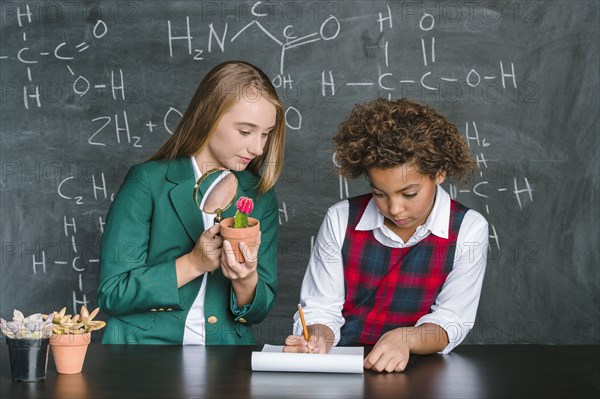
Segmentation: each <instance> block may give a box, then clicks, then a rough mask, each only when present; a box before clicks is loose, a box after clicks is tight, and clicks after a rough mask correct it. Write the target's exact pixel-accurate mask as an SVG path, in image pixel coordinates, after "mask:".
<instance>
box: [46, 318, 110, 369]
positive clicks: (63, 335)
mask: <svg viewBox="0 0 600 399" xmlns="http://www.w3.org/2000/svg"><path fill="white" fill-rule="evenodd" d="M99 311H100V308H96V309H95V310H94V311H92V312H91V313H90V312H88V310H87V309H86V307H85V306H82V307H81V310H80V311H79V314H77V315H75V316H71V315H69V314H66V312H67V308H62V309H61V310H60V312H54V313H52V314H50V315H48V316H46V320H52V326H53V328H52V332H53V334H52V336H51V337H50V347H51V348H52V356H53V357H54V365H55V366H56V371H58V372H59V373H61V374H76V373H80V372H81V369H82V368H83V362H84V360H85V354H86V352H87V348H88V345H89V343H90V342H91V336H92V331H94V330H99V329H101V328H103V327H104V326H105V325H106V323H105V322H103V321H98V320H94V317H96V315H97V314H98V312H99Z"/></svg>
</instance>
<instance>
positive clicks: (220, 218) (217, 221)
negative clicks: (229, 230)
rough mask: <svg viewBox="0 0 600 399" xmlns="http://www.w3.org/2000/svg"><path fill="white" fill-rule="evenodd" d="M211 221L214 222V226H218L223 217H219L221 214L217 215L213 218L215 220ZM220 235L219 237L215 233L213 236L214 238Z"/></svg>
mask: <svg viewBox="0 0 600 399" xmlns="http://www.w3.org/2000/svg"><path fill="white" fill-rule="evenodd" d="M213 220H214V222H215V224H219V223H221V220H223V216H221V213H217V216H215V218H214V219H213ZM220 235H221V233H217V234H216V235H215V237H216V236H220Z"/></svg>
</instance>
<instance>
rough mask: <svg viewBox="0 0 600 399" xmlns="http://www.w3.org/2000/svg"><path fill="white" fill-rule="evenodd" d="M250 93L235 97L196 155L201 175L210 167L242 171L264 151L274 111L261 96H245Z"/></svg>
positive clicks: (256, 94) (269, 103)
mask: <svg viewBox="0 0 600 399" xmlns="http://www.w3.org/2000/svg"><path fill="white" fill-rule="evenodd" d="M245 93H248V92H245ZM252 93H254V94H255V95H254V96H252V95H247V96H239V98H238V100H237V101H236V102H235V103H234V105H233V106H232V107H231V108H230V109H229V111H227V113H225V114H224V115H223V116H222V117H221V120H220V121H219V123H218V125H217V126H216V128H215V131H214V132H213V134H212V136H211V138H210V140H209V142H208V144H207V145H206V146H205V147H204V148H203V149H202V150H201V151H200V152H199V153H198V154H196V162H197V163H198V167H199V168H200V171H201V172H202V173H204V172H206V171H207V170H208V169H211V168H214V167H221V168H223V167H224V168H227V169H231V170H235V171H238V172H239V171H242V170H244V169H246V167H247V166H248V164H249V163H250V162H251V161H252V160H253V159H254V158H256V157H258V156H260V155H261V154H262V153H263V151H264V150H265V144H266V143H267V140H268V138H269V134H270V133H271V131H272V130H273V128H274V127H275V121H276V116H277V110H276V108H275V106H274V105H273V104H272V103H271V102H269V101H268V100H267V99H266V97H265V96H264V95H260V94H258V93H257V92H250V93H248V94H252Z"/></svg>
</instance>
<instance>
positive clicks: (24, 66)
mask: <svg viewBox="0 0 600 399" xmlns="http://www.w3.org/2000/svg"><path fill="white" fill-rule="evenodd" d="M0 24H1V26H0V28H1V36H0V45H1V48H0V77H1V112H2V118H1V129H0V133H1V145H2V147H1V165H2V166H1V170H2V174H1V180H0V193H1V215H2V216H1V217H2V222H1V224H0V229H1V233H2V249H1V274H0V275H1V294H0V295H1V303H0V315H2V317H4V318H10V317H11V314H12V310H13V309H14V308H18V309H20V310H22V311H23V312H24V313H27V314H28V313H32V312H36V311H42V312H48V311H51V310H54V309H60V308H61V307H63V306H67V308H68V309H69V311H73V310H74V308H75V307H77V308H79V306H80V305H81V304H83V303H85V304H86V305H87V306H88V308H95V307H96V305H97V287H98V269H99V263H98V253H99V243H100V239H101V236H102V231H103V223H104V219H105V216H106V213H107V211H108V209H109V206H110V204H111V199H112V198H113V195H114V193H115V192H116V191H117V190H118V188H119V186H120V183H121V182H122V180H123V178H124V177H125V174H126V173H127V171H128V169H129V167H130V166H131V165H132V164H134V163H136V162H141V161H142V160H144V159H145V158H147V157H148V156H149V155H150V154H151V153H153V152H154V151H155V150H156V149H157V148H158V147H159V146H160V145H161V144H162V143H163V142H164V141H165V140H166V139H167V138H168V137H169V134H171V132H172V131H173V129H174V127H175V126H176V124H177V122H178V120H179V118H180V116H181V114H182V112H183V111H184V110H185V108H186V106H187V104H188V101H189V100H190V98H191V96H192V93H193V91H194V90H195V87H196V86H197V84H198V83H199V81H200V80H201V79H202V77H203V76H204V74H205V73H206V72H207V71H208V70H210V69H211V68H212V67H213V66H215V65H216V64H218V63H220V62H222V61H225V60H231V59H242V60H246V61H249V62H251V63H254V64H256V65H257V66H259V67H260V68H261V69H263V70H264V71H265V72H266V73H267V74H268V75H269V76H270V77H271V78H272V81H273V83H274V85H275V86H276V87H277V90H278V93H279V95H280V97H281V99H282V101H283V102H284V103H285V106H286V116H287V137H286V150H285V169H284V172H283V175H282V176H281V179H280V180H279V182H278V183H277V186H276V190H277V194H278V199H279V203H280V223H281V234H280V249H279V254H278V257H279V297H278V299H277V302H276V305H275V307H274V309H273V311H272V312H271V314H270V316H269V317H268V318H267V319H266V320H265V321H264V322H263V323H262V324H260V325H258V326H256V327H255V330H256V333H257V338H258V341H259V342H270V343H281V342H282V339H283V337H284V336H285V335H286V334H288V333H289V332H290V331H291V318H292V315H293V313H294V311H295V306H296V303H297V302H298V296H299V290H300V284H301V281H302V277H303V275H304V271H305V268H306V265H307V260H308V256H309V252H310V249H311V245H312V244H313V240H314V237H315V236H316V234H317V231H318V228H319V226H320V222H321V220H322V218H323V216H324V214H325V211H326V209H327V208H328V207H329V206H330V205H332V204H334V203H335V202H337V201H339V200H340V199H344V198H347V197H348V196H354V195H358V194H362V193H365V192H367V191H368V187H367V185H366V182H365V181H364V179H357V180H354V181H346V180H344V179H340V178H339V177H337V176H336V175H335V174H334V172H333V169H332V166H333V164H332V154H333V146H332V144H331V141H330V140H331V136H332V135H333V133H334V132H335V130H336V127H337V126H338V124H339V123H340V122H341V121H342V120H343V119H344V117H345V116H346V115H347V114H348V113H349V112H350V110H351V108H352V107H353V106H354V104H357V103H361V102H363V101H366V100H370V99H374V98H376V97H385V98H399V97H408V98H412V99H415V100H418V101H422V102H426V103H428V104H430V105H432V106H434V107H435V108H437V109H438V110H439V111H441V112H442V113H444V114H445V115H447V116H448V118H449V119H450V120H451V121H453V122H454V123H455V124H456V125H457V126H458V127H459V129H460V131H461V133H462V134H464V136H465V138H466V139H467V140H468V143H469V146H470V149H471V150H472V151H473V153H474V154H475V156H476V157H477V160H478V163H479V166H480V169H479V172H478V173H476V174H475V175H474V176H473V177H472V179H471V180H470V181H469V183H468V184H467V185H466V186H462V187H461V186H458V185H456V184H454V183H452V182H448V183H444V187H445V188H446V190H447V191H448V192H449V193H450V194H451V195H452V197H454V198H456V199H457V200H459V201H461V202H462V203H464V204H465V205H467V206H469V207H471V208H474V209H476V210H478V211H479V212H481V213H482V214H484V215H485V216H486V218H487V219H488V221H489V222H490V243H491V247H490V251H489V253H488V256H489V259H488V269H487V274H486V277H485V283H484V287H483V294H482V298H481V302H480V307H479V311H478V318H477V322H476V325H475V327H474V329H473V331H472V333H471V334H470V335H469V337H468V338H467V340H466V342H467V343H515V342H516V343H561V344H583V343H599V341H600V338H599V336H600V329H599V320H600V317H599V316H600V314H599V312H600V311H599V309H600V306H599V304H600V301H599V291H600V290H599V285H600V284H599V280H600V278H599V277H600V276H599V269H600V268H599V267H598V266H599V251H598V242H599V237H598V226H599V214H598V202H597V201H598V182H599V180H600V179H599V176H598V171H599V162H598V160H599V156H598V148H599V145H598V131H599V129H598V128H599V126H598V125H599V124H598V109H599V101H598V92H599V91H598V81H599V79H598V70H599V65H598V64H599V62H598V54H599V52H598V37H599V26H600V24H599V6H598V2H596V1H587V2H586V1H579V2H577V4H572V3H571V2H564V1H558V2H550V1H546V2H537V1H516V2H499V1H484V2H481V1H474V2H426V3H422V2H404V1H403V2H399V1H389V2H371V1H357V2H353V1H331V2H328V1H323V2H317V1H310V2H286V1H277V2H268V1H264V2H259V1H254V2H209V1H208V2H183V1H175V2H171V1H144V2H143V1H112V2H111V1H96V2H93V3H92V2H41V1H38V2H28V1H23V2H4V1H3V2H2V3H1V8H0ZM105 316H106V315H103V314H101V317H105ZM100 337H101V333H99V334H96V337H95V339H96V340H98V339H99V338H100Z"/></svg>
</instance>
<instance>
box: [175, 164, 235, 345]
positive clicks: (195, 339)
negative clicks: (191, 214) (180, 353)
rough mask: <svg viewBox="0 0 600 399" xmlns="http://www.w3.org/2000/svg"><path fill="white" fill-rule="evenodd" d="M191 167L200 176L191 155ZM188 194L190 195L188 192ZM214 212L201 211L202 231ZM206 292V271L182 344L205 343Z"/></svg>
mask: <svg viewBox="0 0 600 399" xmlns="http://www.w3.org/2000/svg"><path fill="white" fill-rule="evenodd" d="M191 159H192V167H193V168H194V178H195V179H196V181H198V179H199V178H200V177H202V173H201V172H200V168H198V164H197V163H196V159H195V158H194V157H191ZM223 173H224V174H229V173H230V172H229V171H224V172H223ZM223 177H224V176H223ZM219 181H220V179H216V180H215V181H214V182H213V183H212V184H211V186H210V187H209V188H208V189H207V190H206V193H205V194H204V198H203V199H202V201H201V202H200V209H202V208H203V207H204V202H205V200H206V197H207V194H209V193H210V192H211V191H212V189H213V188H214V186H215V185H217V184H218V183H219ZM190 195H192V194H191V193H190ZM214 219H215V214H214V213H205V212H204V211H203V212H202V222H203V223H204V231H206V230H207V229H209V228H210V227H211V226H212V225H213V224H214ZM205 294H206V273H204V274H203V275H202V285H200V290H199V291H198V295H197V296H196V299H194V303H193V304H192V307H191V308H190V311H189V312H188V315H187V318H186V319H185V329H184V331H183V342H182V343H183V345H205V344H206V341H205V336H206V329H205V320H204V295H205Z"/></svg>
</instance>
